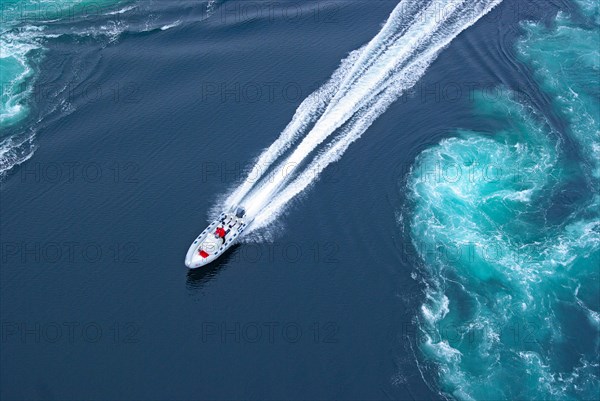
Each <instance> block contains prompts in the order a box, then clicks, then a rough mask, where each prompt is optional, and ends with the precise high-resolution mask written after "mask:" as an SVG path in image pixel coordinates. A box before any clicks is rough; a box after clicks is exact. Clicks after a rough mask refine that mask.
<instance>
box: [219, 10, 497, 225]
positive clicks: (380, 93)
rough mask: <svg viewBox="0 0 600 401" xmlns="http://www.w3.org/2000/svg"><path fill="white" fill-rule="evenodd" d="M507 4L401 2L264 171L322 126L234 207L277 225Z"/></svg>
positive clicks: (237, 197) (310, 104) (308, 106)
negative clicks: (446, 53)
mask: <svg viewBox="0 0 600 401" xmlns="http://www.w3.org/2000/svg"><path fill="white" fill-rule="evenodd" d="M501 1H502V0H478V1H471V2H467V1H466V0H454V1H448V2H440V1H438V0H424V1H421V2H410V1H404V2H402V3H400V4H399V5H398V6H397V7H396V9H394V11H393V12H392V14H391V15H390V17H389V18H388V20H387V21H386V23H385V25H384V26H383V28H382V29H381V31H380V32H379V33H378V34H377V36H375V38H373V40H371V42H369V44H367V45H366V46H365V47H364V48H362V49H361V50H359V51H356V52H353V53H352V54H351V55H350V57H349V58H348V59H346V61H345V62H344V63H342V65H341V66H340V68H339V69H338V70H337V71H336V73H334V75H333V77H332V79H331V80H330V81H329V82H328V83H327V84H325V85H324V86H323V87H322V88H321V89H320V90H319V91H317V92H316V93H319V92H320V91H321V90H322V91H324V92H325V94H326V95H325V96H322V95H320V96H319V95H316V101H315V94H313V95H311V97H309V98H308V99H307V100H306V101H305V102H304V103H303V105H302V106H301V107H300V108H299V109H298V112H297V113H296V115H295V116H294V119H293V120H292V122H291V123H290V125H289V126H288V128H286V130H285V131H284V132H283V133H282V134H281V136H280V138H279V139H278V140H277V141H275V143H274V144H273V145H271V147H269V149H267V150H266V151H265V152H264V153H263V154H262V155H261V157H259V160H258V162H257V166H258V168H259V169H261V170H264V167H265V166H269V167H270V166H272V165H273V164H274V162H275V161H277V160H278V159H279V158H281V156H283V154H284V153H285V152H286V151H287V150H289V149H290V148H291V146H292V145H293V144H294V143H296V142H297V141H298V140H300V138H301V137H302V134H304V133H305V131H306V130H307V129H308V128H309V127H310V126H311V124H313V123H314V125H313V126H312V129H310V131H309V132H308V134H306V135H305V136H304V138H302V140H301V141H300V143H299V144H298V145H297V146H296V148H295V149H293V150H290V152H291V154H290V155H289V156H287V157H286V158H284V160H283V161H281V162H280V163H279V164H277V165H276V166H275V167H274V168H273V171H274V174H273V175H272V176H271V177H270V178H269V179H267V178H263V179H262V180H261V181H259V182H258V185H255V184H256V179H257V177H256V176H254V177H253V176H252V174H250V175H249V177H248V178H247V180H246V182H244V183H243V184H242V185H241V186H240V187H239V188H238V189H237V190H236V191H234V193H233V194H232V195H231V196H230V197H229V199H228V204H229V205H235V204H238V203H240V202H242V203H243V204H244V205H245V206H246V208H247V211H248V215H249V216H250V218H253V219H254V223H253V225H252V227H251V230H252V229H256V228H260V227H263V226H265V225H266V224H268V223H269V222H271V221H272V220H274V219H275V218H276V217H277V216H278V215H279V214H280V213H281V212H282V211H283V209H284V208H285V205H286V204H287V203H288V202H289V201H290V200H291V199H293V198H294V197H295V196H296V195H298V194H299V193H301V192H302V191H304V190H305V189H306V188H307V187H308V186H310V184H311V183H312V182H314V181H315V180H316V179H317V178H318V175H319V174H320V173H321V172H322V171H323V169H325V168H326V167H327V165H329V164H331V163H332V162H334V161H336V160H338V159H339V158H340V157H341V156H342V154H343V153H344V152H345V150H346V149H347V148H348V147H349V146H350V144H351V143H352V142H354V141H355V140H357V139H358V138H360V136H361V135H362V134H363V133H364V132H365V131H366V130H367V129H368V128H369V126H370V125H371V124H372V123H373V122H374V121H375V120H376V119H377V118H378V117H379V116H380V115H381V114H382V113H384V112H385V110H386V109H387V108H388V107H389V106H390V105H391V104H392V103H393V102H394V101H395V100H396V99H397V98H398V97H399V96H401V95H402V93H403V92H404V91H406V90H407V89H410V88H411V87H413V86H414V85H415V84H416V83H417V82H418V80H419V79H420V78H421V77H422V76H423V75H424V74H425V72H426V70H427V68H428V67H429V66H430V65H431V63H432V62H433V61H434V60H435V59H436V58H437V55H438V54H439V53H440V52H441V50H442V49H444V48H445V47H446V46H448V44H449V43H450V42H451V41H452V40H453V39H454V38H456V36H458V35H459V34H460V33H461V32H462V31H464V30H465V29H467V28H468V27H470V26H471V25H473V24H474V23H475V22H476V21H477V20H479V19H480V18H481V17H482V16H484V15H485V14H487V13H488V12H489V11H490V10H491V9H492V8H494V7H495V6H496V5H498V4H499V3H500V2H501ZM341 127H343V128H342V132H341V133H340V134H339V135H338V136H337V138H336V139H334V141H333V142H332V143H330V144H328V145H326V146H325V148H324V149H323V150H322V151H321V152H320V153H318V154H317V156H316V157H315V158H314V160H313V161H312V163H310V164H309V165H308V167H307V168H306V169H305V170H304V171H303V172H300V173H299V174H298V173H296V170H298V169H299V168H300V166H301V165H302V164H303V162H304V160H305V159H306V158H307V157H308V156H309V155H310V154H311V153H312V152H314V151H315V150H316V149H317V147H319V146H320V145H321V144H322V143H323V142H325V141H326V140H327V139H328V138H329V137H330V136H331V135H332V134H333V133H334V132H336V131H337V130H338V129H340V128H341ZM261 163H262V164H261ZM263 173H264V171H263ZM262 175H263V174H259V177H262ZM294 176H296V177H295V179H292V178H293V177H294ZM250 177H252V179H250ZM251 230H250V231H251Z"/></svg>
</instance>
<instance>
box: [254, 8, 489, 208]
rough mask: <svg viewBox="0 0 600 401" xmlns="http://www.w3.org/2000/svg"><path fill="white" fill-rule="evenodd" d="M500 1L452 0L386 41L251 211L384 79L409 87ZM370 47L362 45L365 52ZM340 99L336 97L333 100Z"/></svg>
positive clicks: (372, 94)
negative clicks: (414, 71) (407, 74)
mask: <svg viewBox="0 0 600 401" xmlns="http://www.w3.org/2000/svg"><path fill="white" fill-rule="evenodd" d="M500 2H501V0H491V1H479V2H476V3H475V4H468V5H467V4H466V2H465V1H462V0H461V1H455V2H453V3H452V4H453V5H455V6H456V7H455V8H454V9H453V10H452V12H450V13H448V14H446V15H443V16H441V19H442V21H441V22H438V21H437V20H436V18H431V19H423V18H421V20H417V21H414V22H413V24H412V25H411V26H410V28H409V29H407V30H406V33H405V34H404V35H402V36H400V37H399V38H397V39H396V41H395V42H394V43H392V44H391V45H388V46H389V47H388V48H387V49H386V50H385V51H384V52H383V53H382V55H381V56H380V58H379V60H377V62H376V63H373V65H372V66H371V67H369V68H367V70H366V72H365V73H363V75H362V76H361V77H360V79H358V80H356V81H355V83H354V84H353V85H352V87H351V88H349V89H348V92H347V93H346V94H345V95H343V96H340V95H339V94H336V98H334V100H333V101H332V103H330V104H329V106H328V108H327V110H326V111H325V112H324V114H323V115H322V116H321V117H320V118H319V120H317V122H316V124H315V126H314V127H313V129H312V130H311V131H310V132H309V134H308V135H307V136H306V137H305V138H304V139H303V140H302V142H301V143H300V144H299V145H298V147H297V148H296V149H295V150H294V151H293V153H292V154H291V155H290V156H289V157H288V158H287V159H286V160H285V161H283V162H282V163H280V164H279V166H278V167H277V171H278V173H277V174H276V176H275V179H273V180H271V181H270V182H267V183H266V184H264V185H262V186H259V188H257V189H256V190H255V191H254V192H252V193H251V194H250V197H249V199H248V201H247V202H246V203H247V205H248V207H249V214H250V215H257V214H258V212H259V211H260V210H262V208H263V207H265V206H266V204H268V203H269V202H270V199H271V198H272V196H273V194H275V193H276V192H277V191H278V190H279V189H280V188H282V187H283V185H285V184H286V182H287V181H288V180H289V177H290V176H291V175H292V173H293V172H294V171H295V170H296V169H297V168H298V166H299V165H300V164H301V163H302V161H303V160H304V159H305V158H306V157H307V156H308V155H309V154H310V153H311V152H312V151H313V150H314V149H315V148H316V147H317V146H319V145H320V144H321V143H322V142H324V141H325V140H326V139H327V138H328V137H329V136H330V135H331V134H332V133H333V132H335V131H336V130H337V129H338V128H340V127H341V126H342V125H343V124H345V123H346V122H347V121H348V120H350V119H351V118H352V117H353V116H354V115H355V114H356V112H357V111H358V110H360V109H361V108H363V107H364V106H365V105H368V104H369V103H371V102H373V101H374V99H375V98H376V97H377V96H379V95H380V94H381V93H382V92H383V91H385V90H386V86H385V84H384V83H385V82H394V84H396V85H397V86H398V89H399V91H400V92H401V91H402V90H406V89H409V88H410V87H412V86H413V85H414V83H411V82H415V83H416V81H417V80H418V79H420V77H421V76H422V75H423V74H424V72H425V70H426V69H427V67H428V66H429V65H430V64H431V62H433V60H435V58H436V56H437V54H438V53H439V51H440V50H442V49H443V48H444V47H446V46H447V45H448V44H449V43H450V42H451V41H452V40H453V39H454V38H455V37H456V36H458V35H459V34H460V33H461V32H462V31H464V30H465V29H467V28H468V27H470V26H471V25H473V24H474V23H475V22H476V21H477V20H478V19H479V18H481V17H482V16H483V15H485V14H486V13H487V12H489V11H490V10H491V9H492V8H493V7H495V6H496V5H497V4H499V3H500ZM401 4H402V3H401ZM401 4H400V5H398V6H397V9H398V7H401ZM437 4H438V3H437V2H430V4H429V6H428V8H427V9H426V10H425V11H424V12H425V13H426V14H427V15H432V14H435V8H436V5H437ZM471 9H473V10H477V11H478V13H477V14H476V18H471V15H470V14H468V13H465V11H467V10H471ZM393 14H394V13H393ZM393 14H392V15H393ZM446 22H448V24H447V25H444V23H446ZM394 24H395V21H394V20H393V18H390V19H389V20H388V21H387V22H386V25H385V26H384V28H383V30H387V29H389V27H390V26H394ZM377 40H380V39H379V38H377V37H376V39H374V41H377ZM384 41H385V40H384ZM369 46H370V45H368V46H367V48H366V49H367V51H368V49H369ZM367 51H365V52H363V54H365V53H366V52H367ZM414 63H418V64H422V65H424V66H425V68H423V69H422V70H421V72H420V75H419V76H416V77H414V79H409V80H407V81H404V82H395V81H394V80H392V79H390V77H394V76H396V77H401V76H402V71H403V70H405V69H407V68H410V67H409V66H410V65H413V64H414ZM338 98H339V100H337V99H338ZM332 105H333V106H332Z"/></svg>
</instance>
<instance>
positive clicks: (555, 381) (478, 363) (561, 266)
mask: <svg viewBox="0 0 600 401" xmlns="http://www.w3.org/2000/svg"><path fill="white" fill-rule="evenodd" d="M579 5H580V6H581V7H580V10H581V11H582V14H583V16H580V18H577V19H576V18H575V17H573V16H569V15H565V14H562V13H559V14H558V15H557V17H556V19H555V23H554V24H553V26H550V27H547V26H545V25H543V24H541V23H534V22H528V23H525V24H523V29H524V34H523V36H522V37H521V39H520V40H519V42H518V43H517V46H516V48H517V54H518V57H519V58H520V60H521V61H522V62H523V63H524V64H526V65H527V66H529V68H531V70H532V71H533V72H534V76H535V79H536V82H537V84H538V85H539V86H540V88H541V90H542V91H543V92H544V93H546V94H547V96H549V97H550V98H551V103H552V107H553V112H555V113H556V116H558V117H560V118H561V120H564V121H565V122H566V123H567V124H566V126H565V127H560V128H555V127H554V126H553V124H552V123H551V121H552V116H546V115H544V114H543V113H542V112H540V111H538V110H536V109H535V108H534V107H532V106H530V105H529V104H528V103H526V102H524V101H523V100H522V99H518V97H517V96H516V95H514V94H512V93H511V92H510V91H509V90H508V89H505V90H504V91H503V93H504V96H502V97H500V98H499V99H490V98H489V97H486V96H483V95H482V94H480V95H479V96H477V99H476V107H475V114H476V116H478V117H481V118H484V119H486V120H487V121H489V122H490V124H491V126H494V127H501V128H499V129H498V128H497V129H496V130H495V131H496V132H493V133H492V134H491V135H490V133H487V132H473V131H466V130H461V131H458V132H456V135H454V137H452V138H450V139H446V140H443V141H442V142H440V143H439V144H438V145H436V146H434V147H432V148H429V149H428V150H426V151H424V152H423V153H421V154H420V156H419V157H418V158H417V160H416V162H415V165H414V166H413V170H412V171H411V174H410V176H409V179H408V189H409V193H410V198H411V201H410V202H411V220H410V228H409V229H410V235H411V237H412V239H413V243H414V245H415V247H416V249H417V251H418V252H419V255H420V256H421V259H422V260H423V262H424V263H423V265H424V271H423V280H424V284H425V285H426V288H427V289H426V301H425V302H424V304H423V305H422V308H421V313H420V315H419V316H418V323H419V326H420V328H421V331H422V333H421V334H422V336H421V341H420V343H419V348H420V350H421V351H422V354H423V356H424V357H425V358H424V359H425V361H426V364H429V363H433V364H434V365H435V367H436V368H437V372H438V384H439V387H440V389H441V390H442V391H443V392H445V393H446V394H449V395H451V396H452V397H455V398H457V399H463V400H471V399H477V400H492V399H553V400H559V399H560V400H575V399H597V397H598V394H599V392H600V384H599V382H598V372H599V362H598V355H599V342H598V338H599V337H598V335H599V330H600V314H599V313H598V311H600V301H599V296H600V290H599V281H600V277H599V268H598V267H599V266H600V214H599V207H600V200H599V196H598V189H599V188H600V183H599V179H600V166H599V155H600V128H599V127H600V116H599V113H600V94H599V93H598V88H599V84H600V82H599V75H598V74H599V71H600V58H599V53H598V48H597V43H598V34H599V32H600V31H599V30H598V28H599V25H598V24H599V22H600V20H599V12H598V4H597V2H592V1H587V2H579ZM575 21H577V22H575ZM556 205H561V206H556ZM415 277H416V276H415Z"/></svg>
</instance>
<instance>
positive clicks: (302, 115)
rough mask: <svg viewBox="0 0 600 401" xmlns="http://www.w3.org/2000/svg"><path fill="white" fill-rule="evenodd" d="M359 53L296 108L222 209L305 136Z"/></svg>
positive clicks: (234, 202)
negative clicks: (292, 115)
mask: <svg viewBox="0 0 600 401" xmlns="http://www.w3.org/2000/svg"><path fill="white" fill-rule="evenodd" d="M361 51H362V49H359V50H356V51H354V52H352V53H351V54H350V55H349V56H348V57H347V58H346V59H344V60H343V61H342V63H341V66H340V67H339V68H338V69H337V70H336V71H335V72H334V74H333V75H332V76H331V78H330V79H329V81H328V82H327V83H326V84H325V85H323V86H322V87H320V88H319V89H317V90H316V91H315V92H313V93H312V94H311V95H309V96H308V97H307V98H306V99H305V100H304V101H303V102H302V103H301V104H300V106H299V107H298V109H297V110H296V113H295V114H294V117H293V118H292V121H291V122H290V123H289V124H288V126H287V127H286V128H285V129H284V130H283V132H282V133H281V134H280V136H279V138H277V140H276V141H275V142H273V143H272V144H271V146H269V147H268V148H267V149H265V150H264V151H263V152H262V153H261V154H260V156H259V157H258V158H257V159H256V161H255V163H254V166H253V167H252V169H251V171H250V172H249V173H248V176H247V177H246V178H245V180H244V182H243V183H242V184H241V185H240V186H239V187H238V188H236V189H235V190H234V191H233V193H232V194H231V195H229V197H228V198H227V199H226V201H225V204H226V205H230V206H232V207H233V206H236V205H238V204H239V203H240V202H241V201H242V199H243V198H244V197H245V196H246V195H247V194H248V192H249V191H250V190H251V189H252V187H253V186H254V185H255V184H256V183H257V182H258V181H259V180H260V179H261V178H262V177H263V176H264V175H265V174H266V173H267V171H268V170H269V167H271V165H272V164H273V162H274V161H275V160H277V159H278V158H279V157H281V155H283V154H284V153H285V152H286V151H287V150H288V149H289V148H290V147H291V146H292V145H293V144H294V143H295V142H296V140H297V139H298V138H299V137H300V136H301V135H302V134H304V133H305V132H306V130H307V128H308V127H309V126H310V125H311V124H313V123H314V122H315V121H316V120H317V119H318V118H319V117H320V116H321V114H322V113H323V111H324V110H325V108H326V107H327V105H328V104H329V102H330V101H331V99H332V98H333V96H334V95H335V93H336V92H337V90H338V89H339V87H340V85H341V84H342V80H343V78H344V77H345V76H346V75H347V73H348V71H349V70H350V69H351V68H352V66H353V65H355V63H356V60H357V59H358V57H359V56H360V54H361Z"/></svg>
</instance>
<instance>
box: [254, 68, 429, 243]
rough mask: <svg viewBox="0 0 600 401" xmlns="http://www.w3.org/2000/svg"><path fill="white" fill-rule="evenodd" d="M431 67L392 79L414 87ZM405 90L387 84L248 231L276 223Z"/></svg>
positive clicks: (268, 206)
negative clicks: (290, 202) (287, 205)
mask: <svg viewBox="0 0 600 401" xmlns="http://www.w3.org/2000/svg"><path fill="white" fill-rule="evenodd" d="M428 65H429V64H418V63H417V64H414V65H412V66H411V68H410V69H408V70H407V71H405V72H404V74H403V75H404V77H403V78H400V77H395V76H394V77H393V79H391V80H390V82H389V84H391V83H393V81H394V79H404V80H405V81H406V82H407V83H409V82H410V81H409V80H410V79H411V78H410V77H411V76H412V77H415V78H416V79H414V81H412V82H410V86H413V85H415V84H416V82H417V81H418V77H419V76H420V75H421V74H422V73H423V72H424V71H425V70H426V69H427V67H428ZM403 91H404V90H403V89H401V88H398V87H394V86H392V85H388V86H387V89H386V91H385V92H384V93H383V94H382V95H381V96H380V97H378V98H377V99H376V100H375V101H373V102H372V103H370V104H368V105H366V106H365V107H364V108H363V109H361V111H360V112H359V113H358V114H357V115H356V116H355V117H354V118H353V119H352V120H351V121H350V122H349V123H348V125H347V126H346V127H345V128H344V130H343V131H342V133H341V134H340V135H339V136H338V137H337V138H336V139H335V140H334V141H333V142H332V143H330V144H328V146H327V148H326V149H325V150H324V151H323V152H321V153H320V154H319V155H318V156H316V157H315V158H314V160H313V161H312V162H311V163H310V165H309V166H308V167H307V168H306V169H305V170H304V171H303V172H302V173H301V174H300V175H299V176H298V177H297V178H296V179H294V180H293V181H292V182H291V183H290V184H289V185H287V186H286V187H285V188H284V189H283V190H282V191H281V192H280V193H278V194H277V196H276V197H275V199H273V201H272V202H270V203H269V204H268V205H267V206H266V207H265V208H264V209H263V210H261V212H260V213H259V214H258V215H257V216H256V217H255V219H254V222H253V223H252V225H251V227H250V228H249V231H252V230H257V229H260V228H263V227H265V226H267V225H269V224H270V223H272V222H273V221H274V220H276V219H277V218H278V217H279V216H280V215H281V213H282V212H283V211H284V207H285V205H286V204H287V203H288V202H289V201H291V200H292V199H293V198H295V197H296V196H297V195H299V194H300V193H302V192H303V191H305V190H306V189H307V188H308V187H309V186H310V185H311V184H312V183H313V182H314V181H315V180H316V179H317V178H318V177H319V175H320V174H321V173H322V172H323V170H325V168H327V166H329V165H330V164H331V163H334V162H336V161H338V160H339V159H340V158H341V157H342V156H343V155H344V153H345V152H346V150H347V149H348V148H349V147H350V145H351V144H352V143H354V142H355V141H356V140H358V139H360V138H361V137H362V135H363V134H364V133H365V132H366V131H367V129H369V127H370V126H371V125H372V124H373V123H374V122H375V120H377V118H379V116H381V115H382V114H383V113H385V111H386V110H387V109H388V108H389V107H390V106H391V105H392V104H393V103H394V102H395V101H396V100H397V99H398V97H400V96H401V95H402V93H403Z"/></svg>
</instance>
